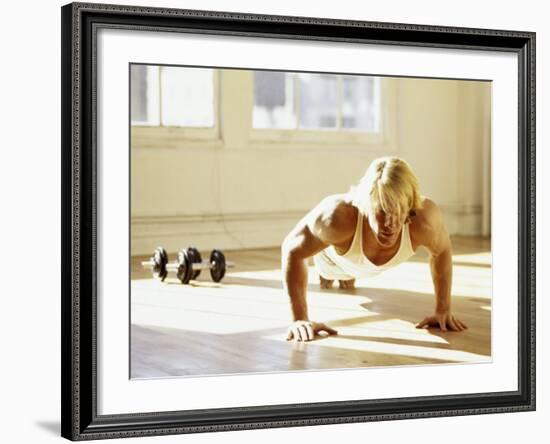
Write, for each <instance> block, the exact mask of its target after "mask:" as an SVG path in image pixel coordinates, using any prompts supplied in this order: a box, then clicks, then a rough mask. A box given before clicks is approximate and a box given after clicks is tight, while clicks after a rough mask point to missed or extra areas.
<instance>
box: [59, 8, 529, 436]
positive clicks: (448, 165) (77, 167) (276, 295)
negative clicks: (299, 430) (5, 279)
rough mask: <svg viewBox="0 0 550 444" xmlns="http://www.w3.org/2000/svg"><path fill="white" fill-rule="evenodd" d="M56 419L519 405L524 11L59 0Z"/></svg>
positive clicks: (151, 421) (183, 418)
mask: <svg viewBox="0 0 550 444" xmlns="http://www.w3.org/2000/svg"><path fill="white" fill-rule="evenodd" d="M61 13H62V128H61V131H62V204H63V205H62V208H63V214H62V221H63V226H62V234H63V235H62V435H63V436H64V437H66V438H68V439H71V440H84V439H101V438H118V437H132V436H145V435H163V434H177V433H194V432H205V431H223V430H237V429H250V428H267V427H290V426H300V425H316V424H318V425H321V424H330V423H343V422H360V421H379V420H392V419H403V418H420V417H432V416H454V415H472V414H485V413H499V412H515V411H527V410H534V409H535V35H534V33H530V32H519V31H503V30H487V29H469V28H468V29H466V28H448V27H438V26H427V25H405V24H396V23H378V22H376V23H375V22H360V21H344V20H334V19H328V18H327V19H325V18H308V17H290V16H264V15H253V14H237V13H225V12H212V11H208V12H207V11H194V10H176V9H161V8H145V7H130V6H117V5H100V4H94V5H90V4H84V3H82V4H81V3H72V4H69V5H66V6H64V7H63V8H62V11H61Z"/></svg>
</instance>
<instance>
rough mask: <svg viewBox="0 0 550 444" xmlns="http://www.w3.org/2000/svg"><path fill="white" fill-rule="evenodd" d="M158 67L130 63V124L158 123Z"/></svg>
mask: <svg viewBox="0 0 550 444" xmlns="http://www.w3.org/2000/svg"><path fill="white" fill-rule="evenodd" d="M158 85H159V81H158V67H157V66H147V65H131V69H130V112H131V120H132V125H158V124H159V87H158Z"/></svg>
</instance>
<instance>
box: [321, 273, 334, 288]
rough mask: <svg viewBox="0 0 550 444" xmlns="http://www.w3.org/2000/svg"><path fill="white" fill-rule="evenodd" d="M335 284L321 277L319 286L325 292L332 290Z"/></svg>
mask: <svg viewBox="0 0 550 444" xmlns="http://www.w3.org/2000/svg"><path fill="white" fill-rule="evenodd" d="M333 283H334V281H333V280H331V279H325V278H324V277H323V276H321V275H319V285H320V286H321V288H323V289H325V290H330V289H331V288H332V284H333Z"/></svg>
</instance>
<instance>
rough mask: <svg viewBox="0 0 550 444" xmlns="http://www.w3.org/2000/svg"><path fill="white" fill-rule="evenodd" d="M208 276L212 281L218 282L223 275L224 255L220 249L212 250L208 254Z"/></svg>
mask: <svg viewBox="0 0 550 444" xmlns="http://www.w3.org/2000/svg"><path fill="white" fill-rule="evenodd" d="M210 263H211V264H212V268H210V276H212V280H213V281H214V282H220V281H221V280H222V279H223V277H224V276H225V268H226V266H225V256H224V255H223V253H222V252H221V251H220V250H213V251H212V253H211V254H210Z"/></svg>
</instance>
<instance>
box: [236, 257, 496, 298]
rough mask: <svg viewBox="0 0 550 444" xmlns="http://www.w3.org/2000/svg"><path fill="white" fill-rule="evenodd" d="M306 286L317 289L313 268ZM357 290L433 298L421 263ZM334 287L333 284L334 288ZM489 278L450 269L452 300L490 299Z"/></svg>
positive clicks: (261, 275) (267, 275) (273, 275)
mask: <svg viewBox="0 0 550 444" xmlns="http://www.w3.org/2000/svg"><path fill="white" fill-rule="evenodd" d="M228 276H231V277H235V278H244V279H256V280H266V281H277V282H278V281H281V279H282V274H281V270H280V269H275V270H261V271H248V272H244V271H243V272H235V273H229V274H228ZM308 284H309V285H312V286H314V285H318V284H319V277H318V274H317V271H316V270H315V268H314V267H309V269H308ZM356 286H357V287H363V288H379V289H386V290H400V291H410V292H414V293H424V294H433V291H434V290H433V283H432V278H431V274H430V268H429V265H428V264H426V263H422V262H404V263H402V264H401V265H399V266H397V267H395V268H392V269H389V270H387V271H385V272H384V273H382V274H380V275H378V276H376V277H373V278H368V279H358V280H357V281H356ZM337 287H338V283H335V284H334V288H337ZM491 288H492V274H491V269H490V268H485V267H483V268H480V267H474V266H468V265H454V266H453V292H452V294H453V296H455V297H477V298H489V299H490V298H491Z"/></svg>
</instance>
